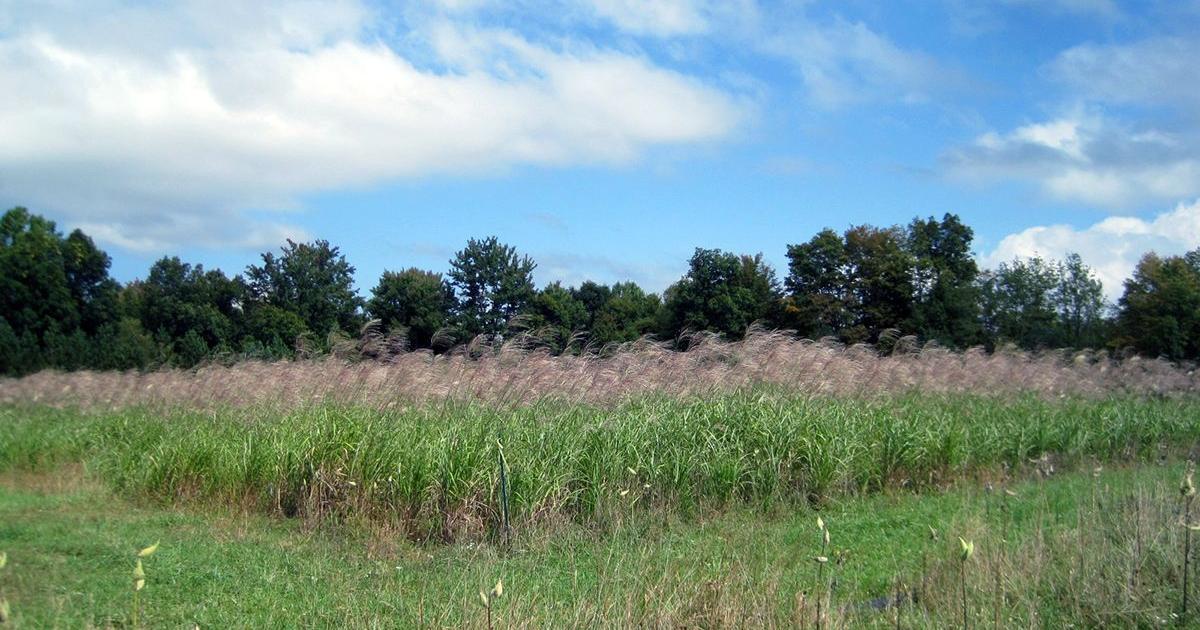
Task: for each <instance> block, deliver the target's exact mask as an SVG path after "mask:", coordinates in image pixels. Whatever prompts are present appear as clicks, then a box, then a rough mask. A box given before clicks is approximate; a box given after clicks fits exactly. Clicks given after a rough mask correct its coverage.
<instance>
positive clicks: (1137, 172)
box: [943, 114, 1200, 208]
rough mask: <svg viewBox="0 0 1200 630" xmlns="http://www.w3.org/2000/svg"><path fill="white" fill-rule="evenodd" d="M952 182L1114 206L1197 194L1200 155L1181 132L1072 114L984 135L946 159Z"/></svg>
mask: <svg viewBox="0 0 1200 630" xmlns="http://www.w3.org/2000/svg"><path fill="white" fill-rule="evenodd" d="M943 163H944V164H945V165H946V166H947V168H948V170H949V173H950V175H951V176H953V177H957V178H960V179H964V180H967V181H984V182H986V181H995V180H1001V179H1017V180H1024V181H1029V182H1033V183H1035V184H1037V185H1039V186H1040V187H1041V189H1042V190H1043V191H1044V192H1045V193H1046V194H1047V195H1048V196H1050V197H1052V198H1055V199H1060V200H1065V201H1076V202H1083V203H1087V204H1093V205H1097V206H1105V207H1111V208H1119V207H1124V206H1128V205H1130V204H1134V203H1138V202H1143V201H1145V200H1147V199H1156V200H1168V201H1170V200H1176V199H1180V198H1184V197H1190V196H1194V195H1197V194H1200V154H1198V153H1197V152H1196V150H1195V149H1194V144H1193V143H1191V142H1188V141H1186V139H1185V138H1184V137H1181V136H1180V134H1178V133H1167V132H1164V131H1160V130H1156V129H1150V130H1137V129H1132V128H1130V127H1128V126H1126V125H1123V124H1120V123H1118V122H1115V121H1112V120H1110V119H1106V118H1103V117H1100V116H1092V115H1081V114H1073V115H1069V116H1066V117H1063V118H1058V119H1055V120H1051V121H1048V122H1044V123H1034V124H1029V125H1025V126H1022V127H1018V128H1017V129H1015V130H1013V131H1011V132H1009V133H1007V134H1003V135H1001V134H997V133H995V132H989V133H986V134H983V135H981V136H979V137H978V138H976V139H975V141H974V142H973V143H971V144H969V145H967V146H963V147H958V148H955V149H952V150H950V151H948V152H947V153H946V154H945V155H943Z"/></svg>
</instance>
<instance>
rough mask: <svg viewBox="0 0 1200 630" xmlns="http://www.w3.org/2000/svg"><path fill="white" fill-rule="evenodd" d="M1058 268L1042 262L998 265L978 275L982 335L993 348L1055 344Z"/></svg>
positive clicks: (1056, 340)
mask: <svg viewBox="0 0 1200 630" xmlns="http://www.w3.org/2000/svg"><path fill="white" fill-rule="evenodd" d="M1059 280H1060V273H1059V269H1058V266H1057V265H1056V264H1054V263H1053V262H1047V261H1045V260H1043V259H1041V258H1036V257H1035V258H1030V259H1028V260H1021V259H1017V260H1014V261H1012V262H1011V263H1001V264H1000V265H999V266H998V267H997V268H996V270H995V271H989V272H985V273H983V274H981V275H980V280H979V285H980V295H981V298H980V304H981V317H982V325H983V329H984V333H985V334H986V335H987V338H988V341H989V342H990V344H991V345H992V346H996V345H999V344H1002V343H1014V344H1016V345H1018V346H1020V347H1022V348H1025V349H1035V348H1044V347H1054V346H1056V345H1057V344H1058V339H1059V330H1058V312H1057V306H1058V298H1057V296H1056V291H1057V290H1058V287H1059Z"/></svg>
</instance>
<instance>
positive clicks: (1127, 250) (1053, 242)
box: [981, 200, 1200, 301]
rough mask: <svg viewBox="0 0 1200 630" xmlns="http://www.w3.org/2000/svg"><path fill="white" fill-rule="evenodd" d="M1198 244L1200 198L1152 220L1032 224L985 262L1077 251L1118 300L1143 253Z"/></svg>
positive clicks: (1177, 251)
mask: <svg viewBox="0 0 1200 630" xmlns="http://www.w3.org/2000/svg"><path fill="white" fill-rule="evenodd" d="M1196 247H1200V200H1197V201H1194V202H1192V203H1190V204H1186V203H1181V204H1179V205H1178V206H1176V207H1175V209H1174V210H1171V211H1169V212H1164V213H1162V214H1159V215H1158V216H1156V217H1154V218H1153V219H1151V220H1145V219H1139V218H1136V217H1109V218H1106V219H1104V220H1102V221H1100V222H1098V223H1095V224H1093V225H1091V226H1088V227H1085V228H1075V227H1072V226H1069V225H1045V226H1036V227H1031V228H1028V229H1026V230H1023V231H1021V232H1017V233H1015V234H1010V235H1008V236H1006V237H1004V239H1003V240H1001V241H1000V244H999V245H998V246H997V247H996V248H995V249H994V250H993V251H992V252H990V253H989V254H987V255H986V256H984V257H983V258H982V260H981V263H982V264H983V265H984V266H985V267H995V266H996V265H998V264H1000V263H1002V262H1007V261H1010V260H1013V259H1014V258H1028V257H1032V256H1041V257H1043V258H1053V259H1059V260H1061V259H1063V258H1065V257H1066V255H1067V254H1069V253H1072V252H1074V253H1078V254H1079V255H1080V257H1081V258H1083V261H1084V262H1085V263H1086V264H1088V265H1089V266H1090V267H1091V268H1092V269H1093V270H1094V271H1095V272H1096V276H1097V277H1098V278H1099V279H1100V281H1101V282H1103V283H1104V293H1105V295H1106V296H1107V297H1108V299H1109V300H1112V301H1115V300H1116V299H1117V298H1119V297H1120V296H1121V293H1122V291H1123V288H1124V281H1125V279H1126V278H1128V277H1130V276H1131V275H1132V274H1133V269H1134V266H1135V265H1136V264H1137V262H1138V260H1139V259H1141V257H1142V256H1143V255H1144V254H1146V253H1147V252H1151V251H1153V252H1157V253H1158V254H1160V255H1163V256H1171V255H1179V254H1182V253H1184V252H1187V251H1190V250H1192V249H1195V248H1196Z"/></svg>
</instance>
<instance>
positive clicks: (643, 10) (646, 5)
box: [589, 0, 710, 37]
mask: <svg viewBox="0 0 1200 630" xmlns="http://www.w3.org/2000/svg"><path fill="white" fill-rule="evenodd" d="M589 3H590V4H591V5H592V8H593V10H594V11H595V12H596V15H598V16H600V17H602V18H604V19H607V20H610V21H611V22H612V23H613V24H614V25H615V26H616V27H617V28H619V29H621V30H623V31H627V32H631V33H638V34H646V35H655V36H659V37H664V36H672V35H697V34H700V33H704V32H705V31H707V30H708V29H709V26H710V24H709V20H708V16H707V13H708V12H709V7H708V3H706V2H701V1H700V0H589Z"/></svg>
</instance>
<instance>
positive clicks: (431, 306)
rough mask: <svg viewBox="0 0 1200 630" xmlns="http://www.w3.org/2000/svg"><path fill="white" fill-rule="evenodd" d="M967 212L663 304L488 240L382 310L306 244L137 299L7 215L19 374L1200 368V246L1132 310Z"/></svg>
mask: <svg viewBox="0 0 1200 630" xmlns="http://www.w3.org/2000/svg"><path fill="white" fill-rule="evenodd" d="M972 239H973V232H972V230H971V228H969V227H968V226H966V225H965V224H963V223H962V222H961V221H960V219H959V218H958V217H957V216H955V215H953V214H946V215H945V216H943V217H942V218H941V219H940V220H939V219H936V218H934V217H929V218H925V219H921V218H917V219H914V220H913V221H912V222H911V223H909V224H908V225H905V226H899V225H897V226H891V227H874V226H869V225H862V226H855V227H851V228H849V229H847V230H845V231H844V232H842V233H838V232H836V231H834V230H831V229H825V230H822V231H821V232H819V233H817V234H816V235H814V236H813V237H812V238H811V239H809V240H808V241H806V242H802V243H797V244H793V245H789V246H788V248H787V260H788V266H787V270H786V275H785V276H784V277H783V279H782V280H780V279H779V277H778V275H777V273H776V271H775V270H774V269H773V268H772V267H771V266H770V265H768V264H767V263H766V262H765V261H764V260H763V257H762V255H761V254H758V255H753V256H752V255H743V254H735V253H730V252H725V251H721V250H719V249H703V248H698V249H696V250H695V253H694V255H693V256H692V257H691V259H690V260H689V261H688V269H687V272H686V273H685V274H684V275H683V276H682V277H681V278H680V279H679V281H677V282H676V283H674V284H673V285H671V286H670V287H669V288H667V289H666V290H665V291H664V292H663V293H662V295H658V294H655V293H648V292H646V291H645V290H643V289H642V288H641V287H639V286H638V285H637V284H636V283H634V282H617V283H615V284H612V285H606V284H600V283H596V282H591V281H587V282H583V283H582V284H580V285H579V286H578V287H575V286H570V287H568V286H563V285H562V284H561V283H558V282H554V283H550V284H548V285H546V286H544V287H542V288H541V289H538V288H536V287H535V285H534V282H533V271H534V269H535V268H536V266H537V265H536V263H535V262H534V261H533V260H532V259H531V258H530V257H528V256H526V255H523V254H521V253H520V252H518V251H517V250H516V249H515V248H513V247H511V246H509V245H506V244H504V243H501V242H500V241H498V240H497V239H496V238H495V237H488V238H482V239H471V240H469V241H468V242H467V244H466V246H465V247H464V248H463V249H462V250H460V251H458V252H457V253H456V254H455V256H454V258H453V259H452V260H450V261H449V268H448V269H447V270H446V271H445V273H440V272H437V271H429V270H423V269H417V268H408V269H402V270H398V271H385V272H384V273H383V275H382V276H381V277H380V278H379V279H378V281H377V283H376V284H375V286H374V287H373V288H372V289H371V291H370V296H369V297H367V298H365V299H364V298H363V297H362V296H360V295H359V294H358V293H357V292H356V291H355V289H354V271H355V269H354V267H353V266H352V265H350V264H349V263H348V262H347V261H346V259H345V256H344V255H343V254H342V253H341V251H340V250H339V248H338V247H336V246H333V245H331V244H330V243H328V242H327V241H323V240H315V241H313V242H309V243H295V242H292V241H290V240H289V241H288V242H286V243H285V244H284V245H283V246H282V247H281V249H280V251H279V252H266V253H263V254H262V256H261V259H260V261H259V263H257V264H252V265H250V266H248V267H247V268H246V269H245V270H244V271H243V272H242V273H241V274H237V275H234V276H228V275H226V274H225V273H223V272H222V271H220V270H215V269H205V268H204V267H203V266H202V265H200V264H191V263H187V262H184V261H182V260H180V259H179V258H178V257H174V256H170V257H164V258H162V259H160V260H158V261H157V262H155V263H154V264H153V265H152V266H151V267H150V269H149V271H148V273H147V274H146V277H145V278H144V279H140V280H135V281H132V282H129V283H127V284H124V285H122V284H120V283H118V282H117V281H115V280H114V279H112V278H111V277H109V275H108V270H109V267H110V264H111V259H110V257H109V256H108V254H106V253H105V252H104V251H102V250H101V249H99V248H98V247H97V246H96V245H95V243H94V242H93V241H92V239H91V238H90V237H88V236H87V235H86V234H84V233H83V232H82V231H80V230H74V231H72V232H71V233H70V234H68V235H66V236H64V235H63V234H62V233H61V232H59V231H58V229H57V227H56V226H55V224H54V222H52V221H49V220H47V219H45V218H44V217H41V216H38V215H36V214H33V213H31V212H29V211H28V210H26V209H25V208H20V207H18V208H13V209H11V210H9V211H7V212H6V213H5V214H4V215H3V217H2V218H0V372H2V373H4V374H7V375H20V374H26V373H30V372H34V371H37V370H40V369H44V368H57V369H66V370H71V369H81V368H90V369H148V368H154V367H158V366H163V365H172V366H180V367H191V366H195V365H197V364H199V363H201V362H203V361H206V360H213V359H223V360H236V359H239V358H259V359H281V358H291V357H295V356H297V355H311V354H319V353H324V352H329V351H330V350H331V349H332V348H333V347H334V346H335V345H336V344H337V343H338V342H339V340H343V341H344V340H349V339H355V338H358V337H359V336H361V335H362V334H363V331H364V330H366V329H370V330H372V331H375V333H376V334H381V335H386V336H387V338H388V339H389V340H391V341H392V343H391V345H390V346H389V347H391V348H392V349H393V350H401V349H403V350H411V349H423V348H428V349H431V350H433V351H435V352H444V351H447V350H449V349H451V348H453V347H456V346H457V345H460V344H463V343H466V342H469V341H471V340H472V339H475V338H477V337H479V336H480V335H483V336H485V337H486V338H488V339H493V340H494V339H501V340H502V339H505V338H510V337H511V336H512V335H514V334H519V333H532V334H533V336H534V338H536V339H538V340H540V342H541V343H542V344H544V345H545V346H546V347H548V348H549V349H550V350H552V351H554V352H587V351H597V350H601V349H603V348H605V347H611V344H619V343H622V342H628V341H633V340H636V339H639V338H641V337H644V336H647V335H649V336H653V337H655V338H657V339H659V340H663V341H668V342H672V343H675V344H676V346H677V347H680V348H685V347H686V344H687V340H688V338H689V337H688V336H687V335H686V334H685V333H688V332H696V331H710V332H713V333H716V334H719V335H722V336H723V337H725V338H728V339H738V338H740V337H741V336H743V335H744V334H745V333H746V331H747V329H748V328H749V327H750V326H751V325H753V324H760V325H763V326H765V327H768V328H774V329H785V330H792V331H795V332H796V334H798V335H801V336H804V337H808V338H814V339H815V338H821V337H835V338H837V339H839V340H840V341H842V342H845V343H859V342H866V343H875V344H877V345H878V346H879V348H880V349H881V351H883V352H887V351H889V350H890V345H891V344H893V343H894V342H895V340H896V339H898V338H899V337H900V336H902V335H915V336H916V337H917V338H918V339H919V340H920V341H921V342H923V343H927V342H936V343H938V344H940V345H943V346H948V347H953V348H966V347H971V346H984V347H986V348H988V349H994V348H995V347H997V346H1000V345H1004V344H1015V345H1016V346H1019V347H1021V348H1025V349H1030V350H1035V349H1049V348H1063V347H1070V348H1084V347H1090V348H1108V349H1111V350H1116V351H1125V350H1133V351H1136V352H1138V353H1141V354H1144V355H1148V356H1162V357H1166V358H1169V359H1172V360H1195V359H1197V358H1200V249H1197V250H1194V251H1192V252H1189V253H1188V254H1186V255H1183V256H1168V257H1160V256H1158V255H1156V254H1153V253H1150V254H1147V255H1146V256H1145V257H1143V258H1142V260H1141V261H1140V262H1139V263H1138V265H1137V268H1136V270H1135V272H1134V274H1133V276H1132V277H1131V278H1130V279H1128V280H1126V281H1125V286H1124V295H1123V296H1122V297H1121V298H1120V300H1119V302H1118V304H1116V305H1109V304H1106V303H1105V301H1104V294H1103V287H1102V286H1101V284H1100V281H1099V280H1097V279H1096V277H1095V275H1094V274H1093V273H1092V271H1091V270H1090V269H1089V268H1088V267H1087V266H1086V265H1085V264H1084V263H1083V262H1082V260H1081V259H1080V258H1079V256H1077V255H1070V256H1068V257H1067V258H1066V259H1065V260H1061V261H1055V260H1045V259H1040V258H1033V259H1019V260H1014V261H1012V262H1009V263H1004V264H1001V265H999V266H998V267H997V268H996V269H990V270H981V269H979V268H978V266H977V264H976V261H975V259H974V257H973V256H972V255H971V242H972Z"/></svg>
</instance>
